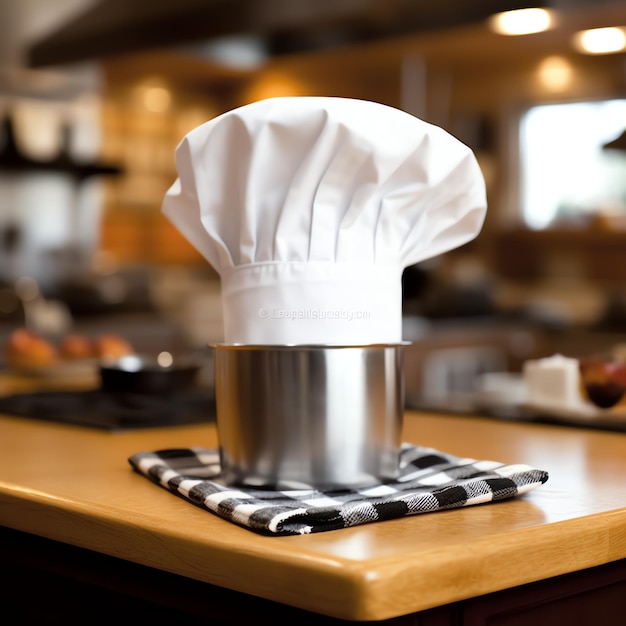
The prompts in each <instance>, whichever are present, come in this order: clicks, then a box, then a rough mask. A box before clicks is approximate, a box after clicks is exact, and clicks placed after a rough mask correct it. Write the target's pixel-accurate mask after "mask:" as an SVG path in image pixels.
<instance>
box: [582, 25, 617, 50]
mask: <svg viewBox="0 0 626 626" xmlns="http://www.w3.org/2000/svg"><path fill="white" fill-rule="evenodd" d="M625 30H626V29H625V28H618V27H616V26H611V27H607V28H592V29H591V30H581V31H580V32H578V33H576V35H574V46H575V47H576V49H577V50H578V51H579V52H582V53H584V54H612V53H614V52H622V50H626V32H624V31H625Z"/></svg>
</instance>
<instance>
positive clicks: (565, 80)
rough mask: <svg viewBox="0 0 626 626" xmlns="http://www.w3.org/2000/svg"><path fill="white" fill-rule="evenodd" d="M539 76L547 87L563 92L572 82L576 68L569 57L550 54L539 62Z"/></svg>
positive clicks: (553, 90) (549, 89)
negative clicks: (574, 68)
mask: <svg viewBox="0 0 626 626" xmlns="http://www.w3.org/2000/svg"><path fill="white" fill-rule="evenodd" d="M537 76H538V78H539V81H540V82H541V84H542V85H543V87H544V88H545V89H547V90H548V91H552V92H561V91H565V90H566V89H567V88H568V87H569V86H570V85H571V84H572V79H573V76H574V70H573V68H572V65H571V63H570V62H569V61H568V60H567V59H565V58H563V57H560V56H550V57H547V58H546V59H544V60H543V61H542V62H541V63H540V64H539V67H538V68H537Z"/></svg>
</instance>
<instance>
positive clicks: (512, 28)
mask: <svg viewBox="0 0 626 626" xmlns="http://www.w3.org/2000/svg"><path fill="white" fill-rule="evenodd" d="M553 24H554V16H553V14H552V12H551V11H548V10H547V9H539V8H532V9H515V10H514V11H504V12H503V13H496V14H495V15H492V16H491V17H490V18H489V26H490V28H491V29H492V30H493V31H495V32H496V33H498V34H500V35H530V34H532V33H540V32H543V31H544V30H548V29H549V28H551V27H552V26H553Z"/></svg>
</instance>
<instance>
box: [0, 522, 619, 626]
mask: <svg viewBox="0 0 626 626" xmlns="http://www.w3.org/2000/svg"><path fill="white" fill-rule="evenodd" d="M0 555H1V556H0V565H1V567H0V601H1V602H2V606H3V611H4V612H5V613H6V614H13V615H18V616H19V620H20V623H24V624H27V623H36V622H37V621H42V622H44V621H45V622H46V623H51V624H54V623H64V624H68V625H72V624H84V623H89V622H90V621H92V620H93V619H94V618H95V617H96V616H97V617H98V618H99V620H100V621H106V620H119V619H120V618H121V617H131V616H135V615H141V619H142V621H144V622H147V621H149V623H150V624H152V625H154V626H158V625H160V624H163V625H164V626H166V625H167V626H170V625H171V624H177V626H184V625H186V624H194V625H195V624H201V623H206V624H213V625H218V626H222V625H224V626H230V625H232V624H241V623H250V624H257V623H276V624H298V626H315V625H318V624H319V625H321V624H328V625H331V626H332V625H337V626H338V625H340V624H353V625H354V624H355V623H358V622H352V621H345V620H340V619H335V618H331V617H327V616H324V615H319V614H316V613H312V612H309V611H303V610H301V609H297V608H294V607H289V606H287V605H284V604H280V603H277V602H271V601H269V600H264V599H261V598H256V597H253V596H250V595H246V594H242V593H238V592H235V591H232V590H229V589H224V588H220V587H217V586H214V585H209V584H206V583H203V582H199V581H195V580H192V579H190V578H185V577H183V576H177V575H174V574H170V573H167V572H164V571H161V570H157V569H154V568H149V567H145V566H142V565H137V564H135V563H131V562H128V561H124V560H121V559H116V558H113V557H110V556H106V555H103V554H99V553H97V552H92V551H90V550H84V549H81V548H77V547H74V546H69V545H66V544H63V543H59V542H55V541H50V540H48V539H43V538H41V537H38V536H34V535H29V534H26V533H22V532H18V531H15V530H11V529H7V528H0ZM302 593H303V594H306V593H307V590H306V588H304V587H303V589H302ZM625 615H626V560H622V561H617V562H615V563H609V564H606V565H603V566H600V567H596V568H592V569H588V570H584V571H581V572H576V573H573V574H567V575H564V576H559V577H556V578H551V579H548V580H545V581H541V582H538V583H533V584H529V585H524V586H522V587H517V588H514V589H509V590H505V591H500V592H498V593H493V594H489V595H486V596H481V597H478V598H473V599H470V600H466V601H463V602H458V603H454V604H449V605H446V606H442V607H437V608H434V609H431V610H427V611H422V612H420V613H415V614H412V615H406V616H401V617H397V618H393V619H390V620H384V621H376V622H367V624H370V625H371V626H373V625H374V624H381V625H382V624H388V625H389V626H528V625H529V624H532V626H554V625H555V624H559V625H560V624H575V625H576V626H598V625H604V624H621V623H623V621H624V616H625ZM259 620H261V621H260V622H259Z"/></svg>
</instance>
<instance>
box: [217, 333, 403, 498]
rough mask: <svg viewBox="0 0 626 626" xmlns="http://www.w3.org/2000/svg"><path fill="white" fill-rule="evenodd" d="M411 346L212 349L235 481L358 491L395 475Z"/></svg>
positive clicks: (227, 471)
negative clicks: (407, 348) (406, 358)
mask: <svg viewBox="0 0 626 626" xmlns="http://www.w3.org/2000/svg"><path fill="white" fill-rule="evenodd" d="M403 360H404V344H393V345H371V346H245V345H218V346H215V398H216V408H217V428H218V436H219V444H220V456H221V464H222V476H221V479H222V480H223V481H225V482H226V483H228V484H232V485H244V486H264V487H271V488H294V487H314V488H317V489H322V490H329V489H331V490H336V489H352V488H356V487H363V486H367V485H371V484H376V483H378V482H380V481H384V480H391V479H394V478H396V477H397V475H398V470H399V468H398V459H399V451H400V441H401V431H402V421H403V411H404V377H403V365H404V363H403Z"/></svg>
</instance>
